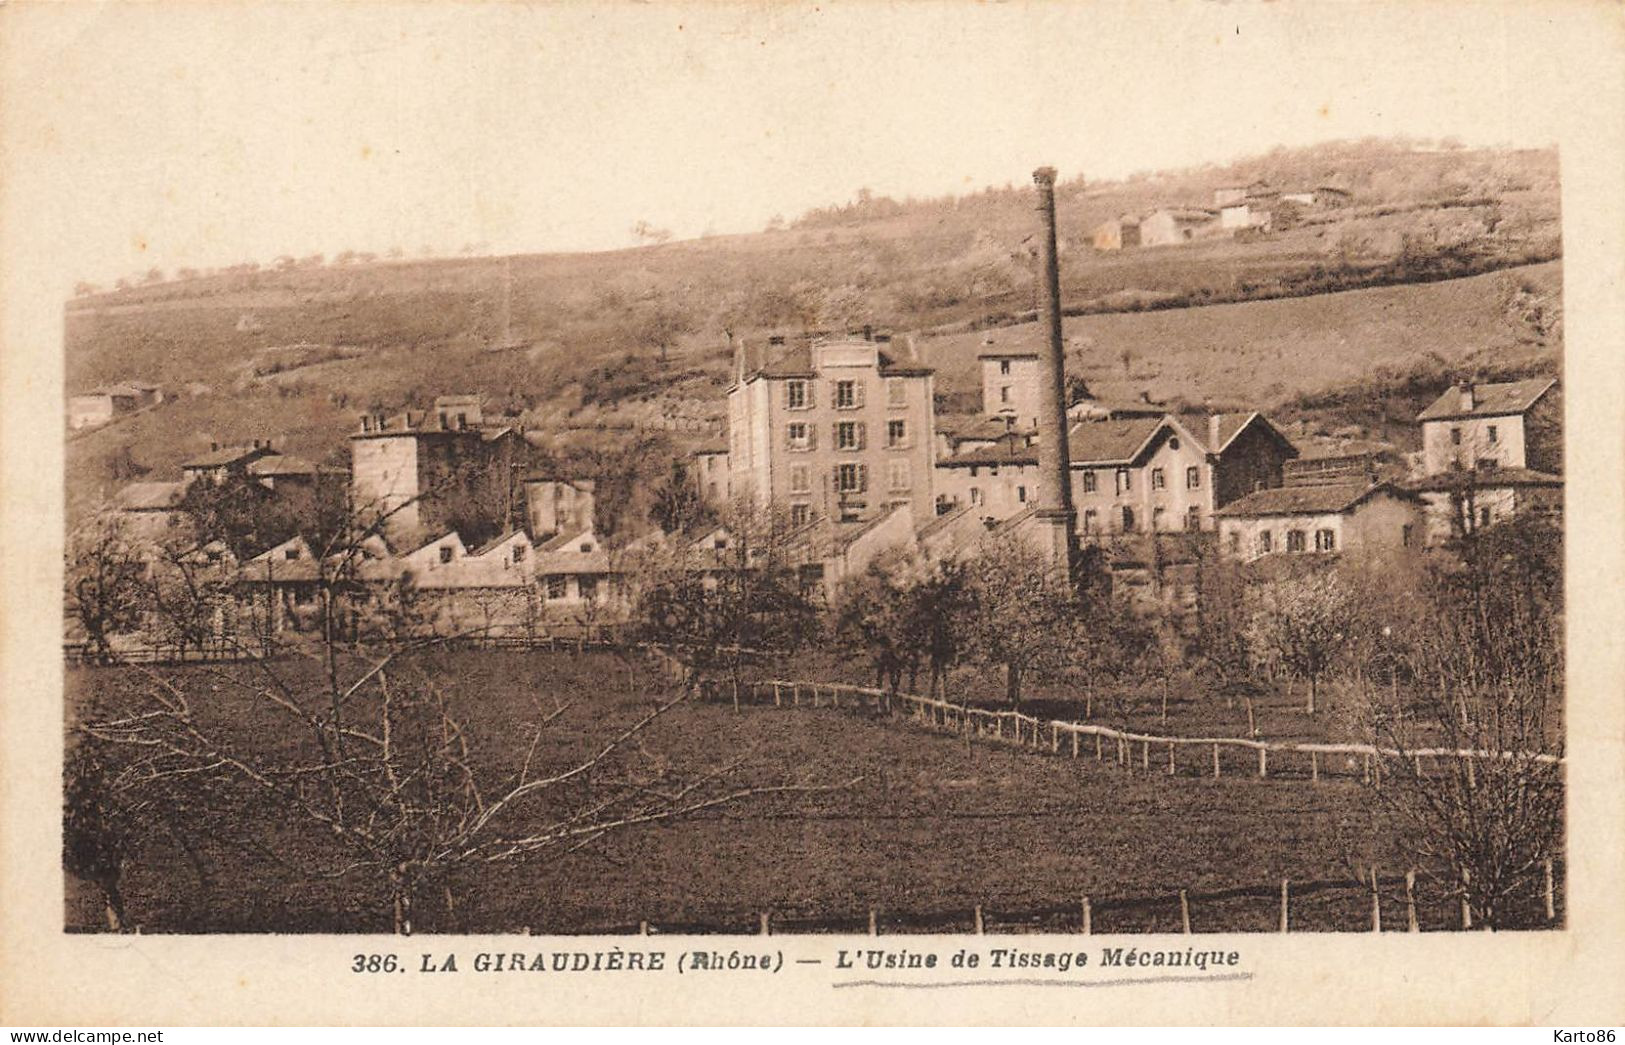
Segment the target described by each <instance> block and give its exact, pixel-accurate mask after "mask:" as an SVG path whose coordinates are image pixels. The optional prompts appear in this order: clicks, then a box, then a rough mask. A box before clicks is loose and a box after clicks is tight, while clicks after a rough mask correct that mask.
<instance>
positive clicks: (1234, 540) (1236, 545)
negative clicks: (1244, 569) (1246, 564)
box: [1230, 530, 1241, 555]
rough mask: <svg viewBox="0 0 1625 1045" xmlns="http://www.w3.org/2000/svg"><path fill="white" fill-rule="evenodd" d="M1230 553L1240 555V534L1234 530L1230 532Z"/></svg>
mask: <svg viewBox="0 0 1625 1045" xmlns="http://www.w3.org/2000/svg"><path fill="white" fill-rule="evenodd" d="M1230 551H1231V554H1237V555H1239V554H1240V553H1241V534H1239V533H1237V532H1236V531H1234V530H1232V531H1230Z"/></svg>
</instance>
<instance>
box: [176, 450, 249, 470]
mask: <svg viewBox="0 0 1625 1045" xmlns="http://www.w3.org/2000/svg"><path fill="white" fill-rule="evenodd" d="M270 453H271V451H270V450H269V449H267V448H265V447H263V446H262V447H253V446H222V447H221V448H220V449H218V450H210V451H209V452H208V453H206V454H199V455H198V456H197V457H194V458H192V459H191V460H190V461H185V462H182V464H181V467H182V468H219V467H221V466H222V465H228V464H236V463H237V462H238V461H241V460H244V459H246V458H254V457H265V456H268V455H269V454H270Z"/></svg>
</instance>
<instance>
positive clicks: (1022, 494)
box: [1016, 486, 1027, 504]
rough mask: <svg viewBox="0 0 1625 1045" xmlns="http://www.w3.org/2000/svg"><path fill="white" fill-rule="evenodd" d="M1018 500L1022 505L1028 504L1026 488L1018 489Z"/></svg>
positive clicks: (1019, 487) (1020, 487)
mask: <svg viewBox="0 0 1625 1045" xmlns="http://www.w3.org/2000/svg"><path fill="white" fill-rule="evenodd" d="M1016 500H1018V501H1020V502H1021V503H1022V504H1026V503H1027V488H1026V487H1025V486H1018V487H1016Z"/></svg>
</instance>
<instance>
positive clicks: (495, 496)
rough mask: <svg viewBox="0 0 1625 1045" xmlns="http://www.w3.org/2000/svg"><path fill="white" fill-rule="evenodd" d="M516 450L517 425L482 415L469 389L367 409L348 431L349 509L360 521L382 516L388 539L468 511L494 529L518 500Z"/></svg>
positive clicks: (454, 520)
mask: <svg viewBox="0 0 1625 1045" xmlns="http://www.w3.org/2000/svg"><path fill="white" fill-rule="evenodd" d="M523 457H524V438H523V436H522V435H521V434H520V432H519V430H518V428H516V427H515V426H514V425H512V424H511V423H509V422H508V421H507V420H506V419H503V420H499V421H492V422H487V421H486V420H485V419H484V417H483V416H482V414H481V412H480V409H479V401H478V399H477V398H475V397H472V396H443V397H441V398H439V399H437V400H435V406H434V409H433V410H431V411H427V412H425V411H418V410H407V411H404V412H402V413H399V414H396V415H394V416H393V417H390V416H385V415H383V414H369V415H367V416H364V417H363V418H362V419H361V430H360V431H359V432H356V433H354V434H352V435H351V436H350V458H351V487H350V489H351V497H352V502H353V505H354V510H355V512H356V513H357V515H358V516H359V517H360V519H361V521H362V522H363V523H365V524H367V525H371V524H372V523H373V522H375V521H377V520H382V526H383V530H384V532H385V533H386V535H388V536H389V537H390V538H391V539H392V540H395V539H397V538H403V539H412V538H415V537H418V536H421V535H423V534H424V533H426V532H428V531H442V532H443V531H444V530H447V529H451V528H454V527H455V526H457V525H459V524H462V525H464V526H467V524H468V519H469V518H470V517H471V516H474V515H484V516H489V519H488V520H486V521H487V522H488V524H489V528H490V529H491V530H492V532H501V531H503V530H505V529H507V528H508V523H509V522H510V521H511V520H512V519H513V518H514V517H515V516H516V514H517V511H518V509H519V508H520V507H522V502H521V495H520V491H519V490H518V488H517V487H518V485H519V479H520V476H519V475H518V474H517V473H518V468H519V467H520V466H521V464H522V459H523Z"/></svg>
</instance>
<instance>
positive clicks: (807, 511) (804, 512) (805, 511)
mask: <svg viewBox="0 0 1625 1045" xmlns="http://www.w3.org/2000/svg"><path fill="white" fill-rule="evenodd" d="M811 517H812V508H811V506H810V505H806V504H792V505H791V506H790V525H791V526H805V525H807V520H808V519H809V518H811Z"/></svg>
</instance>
